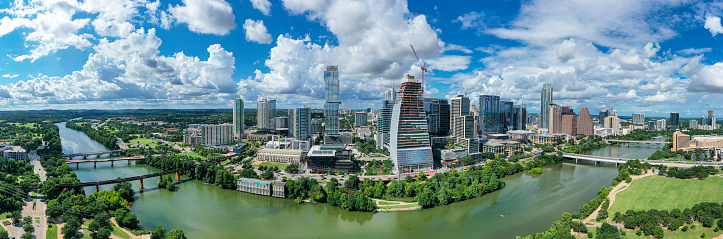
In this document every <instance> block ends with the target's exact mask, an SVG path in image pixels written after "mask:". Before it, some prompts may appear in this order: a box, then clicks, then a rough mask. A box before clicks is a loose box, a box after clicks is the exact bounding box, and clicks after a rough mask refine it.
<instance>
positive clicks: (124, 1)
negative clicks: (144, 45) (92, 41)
mask: <svg viewBox="0 0 723 239" xmlns="http://www.w3.org/2000/svg"><path fill="white" fill-rule="evenodd" d="M138 6H141V3H140V2H135V1H132V0H86V1H85V2H83V4H82V5H81V6H80V9H81V10H83V11H85V12H88V13H97V14H98V17H96V18H95V19H94V20H93V21H92V22H91V25H93V27H94V29H95V32H97V33H98V35H101V36H111V37H124V36H127V35H128V34H129V33H131V31H133V30H135V27H134V26H133V24H131V23H130V22H129V21H130V20H131V19H132V18H133V17H134V16H136V15H137V14H138V9H137V7H138ZM151 6H152V5H151ZM156 7H157V6H156Z"/></svg>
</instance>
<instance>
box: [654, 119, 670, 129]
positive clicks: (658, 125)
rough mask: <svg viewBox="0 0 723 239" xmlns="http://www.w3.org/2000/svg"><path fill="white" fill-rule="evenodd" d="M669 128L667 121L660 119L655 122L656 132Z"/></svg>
mask: <svg viewBox="0 0 723 239" xmlns="http://www.w3.org/2000/svg"><path fill="white" fill-rule="evenodd" d="M667 126H668V122H667V121H666V120H665V119H659V120H657V121H655V129H656V130H665V129H666V128H667Z"/></svg>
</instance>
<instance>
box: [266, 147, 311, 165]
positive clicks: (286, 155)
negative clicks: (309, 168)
mask: <svg viewBox="0 0 723 239" xmlns="http://www.w3.org/2000/svg"><path fill="white" fill-rule="evenodd" d="M305 155H306V154H305V153H304V151H303V150H300V149H278V148H263V149H261V150H259V151H258V152H256V159H258V160H261V161H265V162H275V163H300V162H301V161H302V160H303V159H304V156H305Z"/></svg>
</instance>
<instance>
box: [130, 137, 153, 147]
mask: <svg viewBox="0 0 723 239" xmlns="http://www.w3.org/2000/svg"><path fill="white" fill-rule="evenodd" d="M129 144H144V145H147V144H158V140H155V139H146V138H137V139H132V140H131V141H130V142H129Z"/></svg>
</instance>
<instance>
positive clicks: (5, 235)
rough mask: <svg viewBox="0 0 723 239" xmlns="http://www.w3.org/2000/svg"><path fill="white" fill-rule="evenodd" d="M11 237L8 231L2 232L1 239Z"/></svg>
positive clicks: (3, 230) (0, 232)
mask: <svg viewBox="0 0 723 239" xmlns="http://www.w3.org/2000/svg"><path fill="white" fill-rule="evenodd" d="M0 229H2V228H0ZM9 237H10V235H9V234H8V231H5V229H2V230H0V239H8V238H9Z"/></svg>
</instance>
